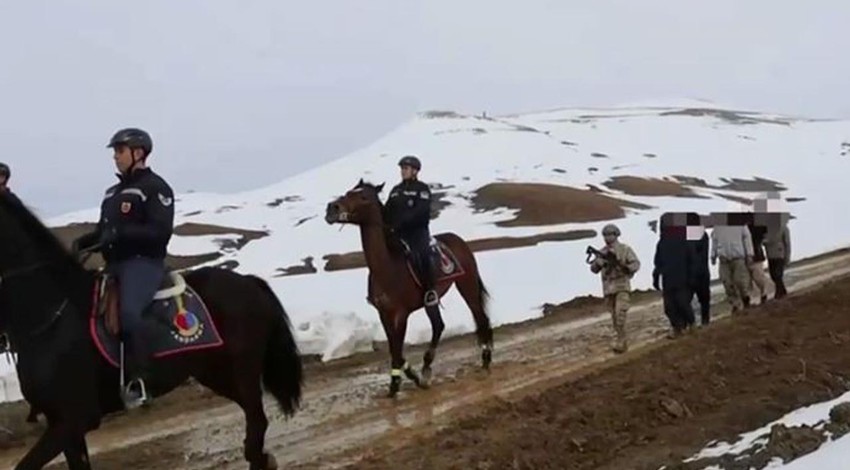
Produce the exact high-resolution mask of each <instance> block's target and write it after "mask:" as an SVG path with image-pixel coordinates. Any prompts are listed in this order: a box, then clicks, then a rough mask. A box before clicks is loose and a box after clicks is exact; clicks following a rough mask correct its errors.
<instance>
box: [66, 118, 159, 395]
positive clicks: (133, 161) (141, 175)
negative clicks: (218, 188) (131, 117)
mask: <svg viewBox="0 0 850 470" xmlns="http://www.w3.org/2000/svg"><path fill="white" fill-rule="evenodd" d="M108 147H110V148H112V149H113V151H114V159H115V165H116V167H117V168H118V171H119V174H118V179H119V182H118V184H116V185H114V186H112V187H111V188H109V189H107V190H106V194H105V196H104V198H103V203H102V204H101V207H100V220H99V221H98V224H97V228H96V230H95V231H94V232H92V233H89V234H87V235H83V236H82V237H80V238H79V239H77V240H76V241H75V242H74V247H73V249H74V250H75V251H80V250H92V251H99V252H101V253H102V254H103V258H104V260H105V261H106V270H107V272H109V273H111V274H112V275H114V276H115V277H116V278H117V279H118V283H119V296H120V302H119V304H120V314H121V330H122V341H124V343H125V344H127V342H128V341H129V344H130V349H131V351H132V353H133V357H134V359H135V361H134V363H135V364H134V366H135V367H133V370H132V371H131V374H130V376H131V378H132V380H130V381H129V382H128V384H127V387H126V390H125V391H124V401H125V404H126V406H127V407H128V408H134V407H136V406H140V405H142V404H144V403H145V402H146V401H148V396H147V393H146V389H145V380H148V379H149V377H148V375H149V368H150V365H149V361H150V352H149V341H148V340H147V338H146V331H145V328H144V324H143V322H142V313H143V312H144V311H145V310H146V309H147V307H148V306H149V305H150V304H151V302H152V301H153V297H154V295H155V294H156V291H157V290H158V289H159V287H160V286H161V284H162V281H163V278H164V276H165V255H166V248H167V246H168V242H169V240H170V239H171V235H172V233H173V229H174V227H173V226H174V194H173V192H172V190H171V187H170V186H169V185H168V183H166V182H165V180H163V179H162V178H160V177H159V175H157V174H156V173H154V172H153V171H151V169H150V168H148V167H147V159H148V156H149V155H150V153H151V151H152V149H153V141H152V140H151V137H150V135H148V133H147V132H145V131H143V130H141V129H122V130H120V131H118V132H117V133H116V134H115V135H114V136H113V137H112V140H111V141H110V142H109V145H108ZM133 385H136V387H133Z"/></svg>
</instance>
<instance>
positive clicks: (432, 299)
mask: <svg viewBox="0 0 850 470" xmlns="http://www.w3.org/2000/svg"><path fill="white" fill-rule="evenodd" d="M424 301H425V306H426V307H433V306H435V305H438V304H439V303H440V296H438V295H437V291H436V290H434V289H431V290H429V291H427V292H425V299H424Z"/></svg>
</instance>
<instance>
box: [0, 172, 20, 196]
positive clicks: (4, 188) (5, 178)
mask: <svg viewBox="0 0 850 470" xmlns="http://www.w3.org/2000/svg"><path fill="white" fill-rule="evenodd" d="M11 177H12V170H11V169H10V168H9V165H7V164H5V163H2V162H0V194H5V195H6V197H8V198H9V200H11V201H12V202H13V203H15V204H21V205H22V203H21V200H20V199H18V196H16V195H15V193H13V192H12V190H11V189H9V178H11Z"/></svg>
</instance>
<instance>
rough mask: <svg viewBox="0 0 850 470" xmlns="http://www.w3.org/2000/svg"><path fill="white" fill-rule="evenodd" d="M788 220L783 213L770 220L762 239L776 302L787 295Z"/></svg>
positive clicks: (788, 259) (789, 243)
mask: <svg viewBox="0 0 850 470" xmlns="http://www.w3.org/2000/svg"><path fill="white" fill-rule="evenodd" d="M777 219H778V220H777ZM788 219H789V216H788V214H787V213H783V214H780V215H779V217H776V218H775V219H773V220H771V223H769V224H768V227H767V233H766V234H765V238H764V248H765V251H766V252H767V269H768V271H769V272H770V279H771V280H772V281H773V284H774V285H776V292H775V293H774V294H773V298H774V299H777V300H778V299H781V298H783V297H785V296H786V295H788V291H787V290H785V280H784V276H785V268H786V267H787V266H788V263H789V262H790V261H791V234H790V233H789V231H788Z"/></svg>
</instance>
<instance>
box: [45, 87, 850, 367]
mask: <svg viewBox="0 0 850 470" xmlns="http://www.w3.org/2000/svg"><path fill="white" fill-rule="evenodd" d="M329 135H332V131H330V130H329ZM848 151H850V122H845V121H830V120H814V119H805V118H799V117H788V116H779V115H774V114H769V113H758V112H745V111H736V110H730V109H721V108H718V107H715V106H713V105H711V104H707V103H702V102H696V103H691V102H687V103H684V104H680V105H671V104H665V105H664V106H660V105H659V106H651V105H646V106H641V107H621V108H608V109H559V110H552V111H545V112H535V113H528V114H516V115H509V116H484V115H478V116H468V115H461V114H458V113H454V112H429V113H423V114H421V115H419V116H417V117H415V118H414V119H412V120H411V121H410V122H407V123H405V124H404V125H402V126H401V127H399V128H398V129H396V130H395V131H394V132H392V133H390V134H389V135H387V136H386V137H384V138H382V139H380V140H379V141H377V142H375V143H374V144H372V145H370V146H369V147H367V148H364V149H361V150H359V151H356V152H354V153H352V154H350V155H348V156H346V157H344V158H340V159H339V160H336V161H334V162H332V163H329V164H327V165H324V166H321V167H318V168H315V169H313V170H311V171H308V172H306V173H303V174H300V175H298V176H295V177H292V178H289V179H286V180H284V181H282V182H280V183H278V184H274V185H271V186H268V187H264V188H260V189H256V190H252V191H248V192H243V193H238V194H207V193H203V194H202V193H190V194H183V195H180V196H179V198H178V199H177V210H178V217H177V222H176V223H177V225H178V229H177V233H178V235H177V236H175V238H174V239H173V241H172V243H171V246H170V251H171V253H172V254H174V255H178V256H177V257H176V258H175V262H176V263H177V265H180V266H198V265H201V264H206V265H222V264H223V265H224V266H227V267H230V268H233V269H236V270H237V271H239V272H245V273H254V274H258V275H260V276H262V277H264V278H266V279H268V280H269V281H270V283H271V285H272V287H273V288H274V289H275V291H276V292H277V294H278V295H279V296H280V298H281V300H282V301H283V303H284V305H285V306H286V308H287V310H288V311H289V313H290V315H291V316H292V318H293V323H294V325H295V327H296V328H297V330H298V331H297V333H298V339H299V342H300V344H301V347H302V348H303V351H304V352H305V353H310V354H321V355H322V356H323V357H324V358H325V359H331V358H336V357H341V356H345V355H348V354H351V353H353V352H355V351H358V350H369V349H371V347H372V340H383V331H382V330H381V329H380V327H379V323H378V318H377V315H376V312H375V311H374V310H373V308H372V307H371V306H370V305H369V304H368V303H367V302H366V300H365V297H366V271H365V269H363V268H362V267H360V266H361V265H360V264H359V263H358V256H357V255H356V252H358V251H359V250H360V238H359V234H358V231H357V229H356V228H354V227H347V228H345V229H342V230H340V228H339V227H338V226H329V225H327V224H326V223H325V221H324V220H323V215H324V210H325V207H326V205H327V203H328V202H329V201H330V200H331V199H333V198H335V197H336V196H338V195H341V194H343V193H344V192H345V191H346V190H348V189H350V188H351V187H352V186H353V185H355V184H356V182H357V181H358V180H359V179H360V178H361V177H362V178H364V179H366V180H367V181H372V182H375V183H381V182H387V183H388V186H390V185H392V184H394V183H395V182H397V180H398V168H397V167H396V162H397V160H398V159H399V158H400V157H401V156H402V155H406V154H416V155H418V156H420V158H421V159H422V160H423V164H424V168H423V172H422V175H421V177H422V179H423V180H424V181H427V182H429V183H431V184H432V185H433V186H434V190H435V193H437V194H438V195H439V203H438V204H436V205H435V208H434V209H435V210H434V212H435V214H436V217H435V218H434V220H433V221H432V231H433V232H434V233H439V232H442V231H453V232H455V233H457V234H459V235H461V236H462V237H464V238H465V239H466V240H468V241H473V240H484V239H487V240H486V241H485V242H480V243H478V247H479V248H480V249H482V250H486V251H479V252H478V253H477V255H476V256H477V257H478V259H479V264H480V266H481V270H482V275H483V279H484V282H485V283H486V284H487V286H488V288H489V290H490V291H491V293H492V295H493V298H492V302H491V317H492V319H493V321H494V323H495V324H496V325H499V324H505V323H510V322H517V321H522V320H526V319H529V318H533V317H537V316H540V315H542V310H541V306H542V305H543V304H545V303H555V304H557V303H560V302H563V301H566V300H568V299H570V298H573V297H576V296H579V295H584V294H596V295H598V294H599V292H600V282H599V279H598V277H596V276H594V275H592V274H591V273H590V272H589V270H588V269H587V265H586V264H585V262H584V260H585V254H584V250H585V248H586V246H587V245H588V244H592V245H595V246H600V245H601V244H602V241H601V237H599V236H598V232H599V230H600V228H601V226H602V225H603V224H604V223H606V222H608V221H613V222H615V223H617V224H618V225H619V226H620V228H621V230H622V232H623V237H622V240H623V241H624V242H626V243H628V244H631V245H632V246H633V247H634V248H635V250H636V252H637V253H638V255H639V257H640V258H641V261H642V262H643V268H642V269H641V271H640V272H639V273H638V275H637V276H636V278H635V280H634V287H635V288H649V287H650V281H651V276H650V273H651V259H652V255H653V252H654V245H655V241H656V234H655V233H653V232H652V231H651V230H650V226H649V223H650V222H651V221H654V220H657V219H658V217H659V216H660V214H661V213H662V212H663V211H667V210H692V211H699V212H701V213H707V212H710V211H726V210H737V209H739V207H740V204H741V202H746V201H748V200H751V199H752V198H753V197H763V196H764V192H765V191H767V190H778V191H781V194H782V197H783V198H784V202H785V208H786V209H787V210H789V211H790V212H791V213H792V214H793V216H794V217H795V219H794V220H792V222H791V224H790V227H791V234H792V245H793V249H792V255H793V257H794V258H800V257H804V256H808V255H813V254H816V253H819V252H823V251H827V250H830V249H833V248H836V247H839V246H842V245H844V244H846V241H847V240H848V239H850V224H847V223H844V220H843V216H844V204H845V201H846V200H847V198H846V196H845V192H844V182H845V177H846V176H845V175H847V174H848V169H850V163H848V162H849V161H850V160H848V159H850V156H848V155H847V153H848ZM167 176H168V177H169V178H170V179H171V180H175V179H177V178H179V176H178V175H167ZM99 196H100V194H99V193H96V192H92V205H93V206H95V205H96V203H97V202H98V201H99ZM96 217H97V209H95V208H92V209H90V210H85V211H81V212H76V213H71V214H67V215H64V216H61V217H57V218H55V219H53V220H50V221H48V223H49V224H50V225H51V226H53V227H57V230H58V231H60V232H61V233H64V234H65V235H68V234H70V233H71V232H75V231H79V230H80V229H82V228H84V227H85V226H78V225H73V224H79V223H86V222H92V221H94V220H95V219H96ZM506 237H513V239H508V238H506ZM444 304H445V306H446V312H445V318H446V323H447V331H446V334H449V335H450V334H458V333H463V332H468V331H472V329H473V323H472V320H471V317H470V315H469V313H468V311H467V310H466V306H465V305H464V304H463V301H462V299H461V298H460V297H459V295H458V294H457V293H456V292H454V291H452V292H451V293H450V294H449V295H448V296H447V298H446V299H445V301H444ZM429 335H430V329H429V326H428V322H427V319H426V317H425V315H424V314H417V315H414V317H413V318H412V323H411V324H410V327H409V333H408V341H409V342H421V341H424V340H425V339H426V338H427V337H429ZM496 347H497V348H498V345H496Z"/></svg>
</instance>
